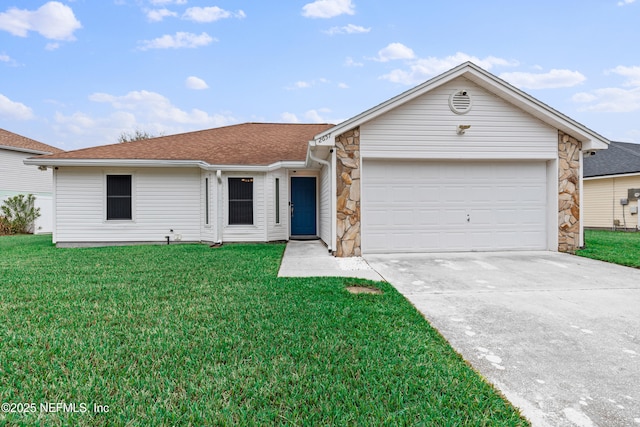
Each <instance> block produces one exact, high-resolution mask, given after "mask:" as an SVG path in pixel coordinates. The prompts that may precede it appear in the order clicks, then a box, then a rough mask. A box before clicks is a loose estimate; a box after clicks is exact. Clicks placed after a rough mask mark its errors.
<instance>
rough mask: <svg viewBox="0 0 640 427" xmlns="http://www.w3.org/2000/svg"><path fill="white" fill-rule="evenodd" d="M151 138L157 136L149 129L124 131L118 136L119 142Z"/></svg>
mask: <svg viewBox="0 0 640 427" xmlns="http://www.w3.org/2000/svg"><path fill="white" fill-rule="evenodd" d="M151 138H155V136H154V135H152V134H150V133H149V132H147V131H144V130H140V129H136V130H135V131H134V132H122V133H121V134H120V136H119V137H118V142H133V141H142V140H143V139H151Z"/></svg>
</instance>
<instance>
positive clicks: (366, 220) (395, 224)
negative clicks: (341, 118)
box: [362, 160, 547, 253]
mask: <svg viewBox="0 0 640 427" xmlns="http://www.w3.org/2000/svg"><path fill="white" fill-rule="evenodd" d="M363 163H364V164H363V172H362V177H363V180H362V182H363V187H362V250H363V252H364V253H385V252H439V251H494V250H545V249H547V225H546V223H547V220H546V218H547V214H546V204H547V190H546V189H547V182H546V164H545V162H423V161H422V162H413V161H412V162H403V161H388V160H385V161H377V160H365V161H364V162H363Z"/></svg>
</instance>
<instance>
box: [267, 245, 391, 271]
mask: <svg viewBox="0 0 640 427" xmlns="http://www.w3.org/2000/svg"><path fill="white" fill-rule="evenodd" d="M278 276H279V277H327V276H329V277H340V276H342V277H358V278H360V279H369V280H382V277H380V275H379V274H378V273H376V272H375V271H374V270H373V269H372V268H371V267H370V266H369V264H367V262H366V261H365V260H364V259H362V258H360V257H354V258H336V257H334V256H332V255H331V254H330V253H329V251H328V250H327V247H326V246H325V245H324V244H323V243H322V242H321V241H320V240H290V241H289V243H287V248H286V249H285V251H284V256H283V258H282V263H281V264H280V270H279V271H278Z"/></svg>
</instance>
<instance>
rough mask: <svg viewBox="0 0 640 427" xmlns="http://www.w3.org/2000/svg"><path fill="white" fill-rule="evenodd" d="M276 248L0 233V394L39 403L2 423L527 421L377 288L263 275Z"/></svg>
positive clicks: (402, 304)
mask: <svg viewBox="0 0 640 427" xmlns="http://www.w3.org/2000/svg"><path fill="white" fill-rule="evenodd" d="M283 250H284V245H280V244H277V245H276V244H274V245H271V244H262V245H250V244H248V245H225V246H223V247H221V248H218V249H211V248H209V247H208V246H205V245H171V246H166V245H165V246H133V247H107V248H91V249H56V248H55V247H53V245H52V244H51V242H50V237H48V236H5V237H0V328H1V330H2V339H1V340H0V402H9V403H14V404H17V403H34V404H36V405H37V411H36V412H35V413H28V414H15V413H0V424H2V425H5V424H9V425H80V426H82V425H98V426H107V425H109V426H112V425H113V426H119V425H120V426H124V425H126V426H150V425H154V426H163V425H167V426H168V425H193V426H202V425H273V424H276V425H314V426H316V425H362V426H369V425H438V426H458V425H459V426H462V425H465V426H466V425H474V426H482V425H487V426H500V425H509V426H513V425H528V423H527V421H526V420H524V419H523V418H521V417H520V416H519V414H518V412H517V411H516V410H515V409H514V408H513V407H512V406H511V405H510V404H509V403H508V402H506V401H505V400H503V399H502V398H501V397H500V396H499V395H498V394H497V393H496V391H495V390H494V389H493V388H492V387H491V386H490V385H488V384H487V383H486V382H485V381H483V380H482V379H481V378H480V377H479V376H478V374H476V373H475V372H474V371H473V370H472V369H471V368H470V367H469V366H468V365H467V364H466V363H465V362H464V361H463V360H462V359H461V358H460V356H459V355H457V354H456V353H455V352H454V351H453V350H452V349H451V347H450V346H449V345H448V344H447V343H446V341H445V340H444V339H443V338H442V337H441V336H440V335H439V334H438V333H437V332H436V331H435V330H434V329H432V328H431V327H430V326H429V324H428V323H427V322H426V321H425V320H424V319H423V318H422V316H421V315H420V314H419V313H418V312H417V311H416V310H415V309H414V308H413V307H412V306H411V305H410V304H409V303H408V302H407V301H406V300H405V299H404V298H403V297H402V296H401V295H400V294H399V293H398V292H396V291H395V290H394V289H393V288H392V287H391V286H389V285H388V284H386V283H379V282H378V283H371V282H368V283H369V284H375V285H376V286H378V287H379V288H381V289H382V290H383V291H384V294H382V295H363V294H360V295H352V294H350V293H348V292H347V291H346V290H345V285H349V284H354V283H355V282H357V283H365V281H358V280H357V279H347V278H277V277H276V275H277V270H278V266H279V262H280V259H281V257H282V254H283ZM46 402H49V403H66V404H76V406H77V409H82V406H81V404H87V405H88V412H86V413H82V412H80V413H70V412H65V411H59V412H50V413H46V412H41V411H40V404H41V403H46ZM94 404H100V405H107V406H108V407H109V412H107V413H101V414H100V413H93V405H94Z"/></svg>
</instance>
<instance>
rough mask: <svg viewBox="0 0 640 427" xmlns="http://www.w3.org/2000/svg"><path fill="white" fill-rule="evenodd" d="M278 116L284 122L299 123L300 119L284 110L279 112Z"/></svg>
mask: <svg viewBox="0 0 640 427" xmlns="http://www.w3.org/2000/svg"><path fill="white" fill-rule="evenodd" d="M280 118H281V119H282V121H283V122H285V123H300V119H298V116H296V115H295V114H293V113H288V112H284V113H282V114H280Z"/></svg>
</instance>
